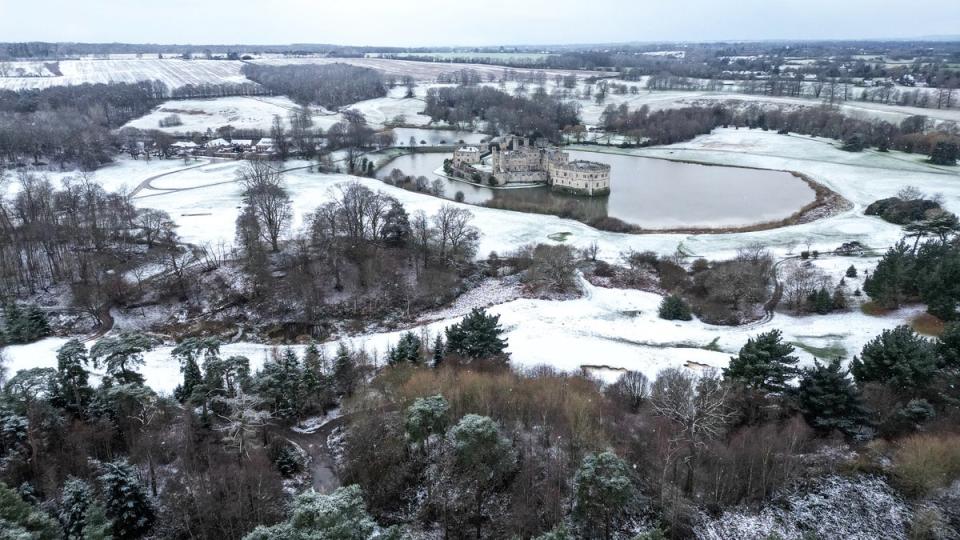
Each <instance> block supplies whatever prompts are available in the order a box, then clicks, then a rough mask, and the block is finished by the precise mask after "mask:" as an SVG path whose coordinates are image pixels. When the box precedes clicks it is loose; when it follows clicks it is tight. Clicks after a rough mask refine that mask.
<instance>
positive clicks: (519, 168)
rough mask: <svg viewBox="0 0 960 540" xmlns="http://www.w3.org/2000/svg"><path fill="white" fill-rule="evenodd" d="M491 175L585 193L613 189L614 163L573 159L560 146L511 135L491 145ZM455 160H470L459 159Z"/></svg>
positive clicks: (505, 180) (502, 180) (498, 179)
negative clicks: (534, 143)
mask: <svg viewBox="0 0 960 540" xmlns="http://www.w3.org/2000/svg"><path fill="white" fill-rule="evenodd" d="M490 150H491V154H490V165H491V173H490V174H491V175H492V176H493V178H494V180H495V182H496V184H497V185H506V184H517V183H543V184H548V185H550V186H554V187H556V188H558V189H562V190H565V191H570V192H573V193H578V194H584V195H606V194H607V193H609V192H610V166H609V165H606V164H604V163H597V162H593V161H584V160H575V161H570V154H568V153H567V152H564V151H562V150H560V149H559V148H557V147H556V146H541V145H531V144H530V142H529V140H528V139H527V138H524V137H516V136H512V135H511V136H507V137H505V138H504V139H503V140H501V141H500V142H494V143H491V145H490ZM454 162H455V163H468V162H467V161H466V160H461V161H458V160H457V154H456V153H454Z"/></svg>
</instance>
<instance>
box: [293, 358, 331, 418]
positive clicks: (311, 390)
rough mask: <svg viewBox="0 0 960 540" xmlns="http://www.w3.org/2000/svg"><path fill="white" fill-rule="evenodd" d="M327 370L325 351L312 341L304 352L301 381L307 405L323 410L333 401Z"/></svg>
mask: <svg viewBox="0 0 960 540" xmlns="http://www.w3.org/2000/svg"><path fill="white" fill-rule="evenodd" d="M327 371H328V369H327V367H326V359H325V358H324V357H323V353H322V352H321V351H320V349H318V348H317V346H316V344H314V343H311V344H310V345H309V346H308V347H307V350H306V351H304V353H303V379H302V380H301V381H300V386H301V388H302V389H303V393H304V402H305V405H306V406H308V407H310V408H314V407H316V408H319V409H321V410H323V409H325V408H326V407H327V405H329V404H330V403H331V402H332V401H333V395H332V388H331V380H330V376H329V375H328V373H327Z"/></svg>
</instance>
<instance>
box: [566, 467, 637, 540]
mask: <svg viewBox="0 0 960 540" xmlns="http://www.w3.org/2000/svg"><path fill="white" fill-rule="evenodd" d="M573 483H574V488H573V499H574V501H573V521H574V523H576V525H577V528H578V530H579V531H580V533H581V537H582V538H602V539H603V540H609V539H610V538H614V535H615V533H616V532H618V530H619V528H620V526H621V525H622V524H623V518H624V515H625V510H626V508H627V506H628V505H629V504H630V501H631V499H632V498H633V493H634V489H633V483H632V482H631V481H630V475H629V472H628V468H627V465H626V463H624V462H623V460H621V459H620V458H619V457H617V455H616V454H614V453H613V452H611V451H609V450H608V451H606V452H601V453H599V454H589V455H587V456H586V457H585V458H584V459H583V464H581V465H580V469H578V470H577V474H576V476H575V477H574V480H573Z"/></svg>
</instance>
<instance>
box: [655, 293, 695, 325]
mask: <svg viewBox="0 0 960 540" xmlns="http://www.w3.org/2000/svg"><path fill="white" fill-rule="evenodd" d="M658 314H659V316H660V318H661V319H666V320H668V321H689V320H691V319H693V316H692V315H691V314H690V306H688V305H687V303H686V302H684V301H683V298H681V297H680V296H679V295H676V294H671V295H670V296H666V297H664V299H663V300H662V301H661V302H660V309H659V311H658Z"/></svg>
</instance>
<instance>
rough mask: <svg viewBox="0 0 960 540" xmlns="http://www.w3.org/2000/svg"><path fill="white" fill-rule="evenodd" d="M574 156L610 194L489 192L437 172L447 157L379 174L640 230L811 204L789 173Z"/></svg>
mask: <svg viewBox="0 0 960 540" xmlns="http://www.w3.org/2000/svg"><path fill="white" fill-rule="evenodd" d="M569 152H570V157H571V159H583V160H591V161H596V162H600V163H605V164H608V165H610V166H611V178H610V182H611V186H610V188H611V193H610V195H609V196H606V197H581V196H575V195H569V194H565V193H560V192H557V191H555V190H552V189H551V188H549V187H545V186H544V187H531V188H520V189H516V188H512V189H491V188H488V187H484V186H477V185H473V184H468V183H465V182H460V181H456V180H451V179H448V178H445V177H443V176H440V175H438V174H436V173H435V171H438V170H440V169H442V167H443V160H444V159H445V158H449V157H450V155H449V154H445V153H421V154H412V155H405V156H401V157H399V158H397V159H395V160H393V161H391V162H390V163H388V164H387V165H386V166H384V167H383V168H381V169H380V170H379V171H378V172H377V177H378V178H384V177H386V176H388V175H389V174H390V172H391V171H392V170H393V169H400V170H401V171H403V172H404V173H405V174H406V175H412V176H421V175H422V176H426V177H428V178H430V179H431V180H433V179H435V178H441V180H442V181H443V182H444V193H443V196H444V197H445V198H448V199H457V198H458V197H459V196H458V195H457V194H458V193H462V199H461V200H463V201H464V202H466V203H469V204H476V205H486V206H491V207H497V208H505V209H512V210H521V211H529V212H539V213H548V214H555V215H560V216H564V217H572V218H575V219H578V220H580V221H584V222H588V223H591V222H595V221H597V220H600V219H602V218H606V217H609V218H615V219H617V220H620V221H622V222H624V223H627V224H629V225H632V226H635V227H640V228H643V229H708V228H736V227H746V226H750V225H756V224H761V223H770V222H776V221H780V220H783V219H786V218H789V217H790V216H792V215H794V214H795V213H797V212H798V211H800V210H801V209H803V208H804V207H805V206H807V205H809V204H811V203H813V202H814V201H815V200H816V192H815V191H814V190H813V189H812V188H811V187H810V185H809V184H808V183H807V182H806V181H804V180H803V179H802V178H799V177H797V176H795V175H793V174H791V173H789V172H784V171H772V170H760V169H747V168H741V167H728V166H713V165H701V164H697V163H686V162H679V161H668V160H663V159H654V158H646V157H639V156H630V155H622V154H605V153H599V152H585V151H582V150H572V151H569Z"/></svg>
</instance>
